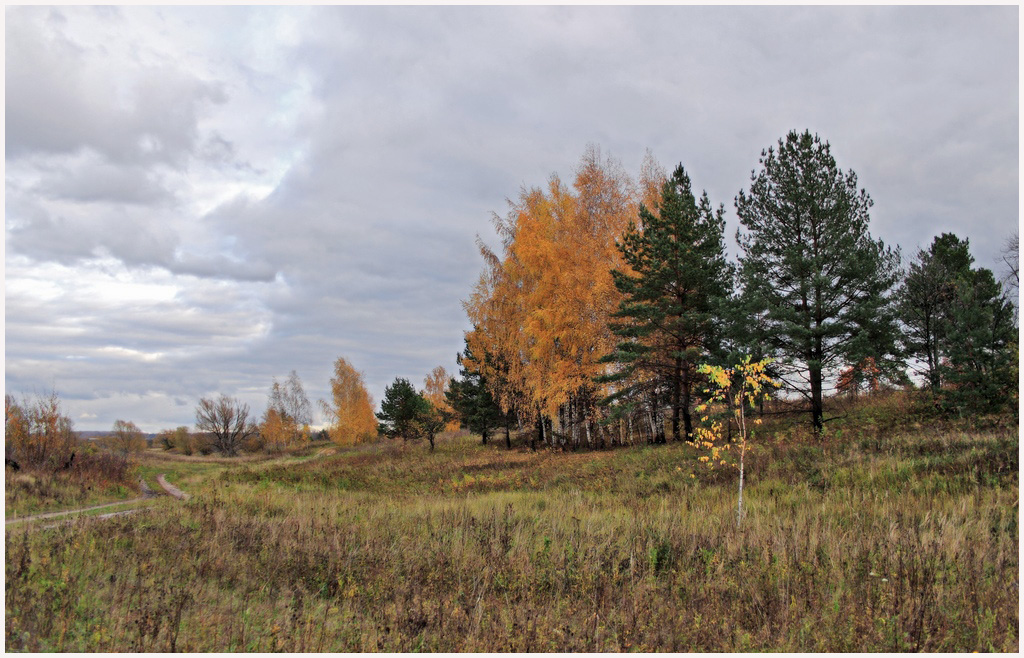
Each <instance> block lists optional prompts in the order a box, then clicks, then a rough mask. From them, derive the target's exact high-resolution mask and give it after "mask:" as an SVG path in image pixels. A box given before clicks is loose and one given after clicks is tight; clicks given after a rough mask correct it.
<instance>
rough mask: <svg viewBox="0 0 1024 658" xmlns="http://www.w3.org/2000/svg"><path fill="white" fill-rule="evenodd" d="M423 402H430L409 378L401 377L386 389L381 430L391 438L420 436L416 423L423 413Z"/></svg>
mask: <svg viewBox="0 0 1024 658" xmlns="http://www.w3.org/2000/svg"><path fill="white" fill-rule="evenodd" d="M423 403H426V404H427V405H428V406H429V403H428V402H427V401H426V400H424V399H423V398H422V396H421V395H420V394H419V393H417V392H416V389H414V388H413V387H412V384H410V383H409V380H408V379H403V378H401V377H397V378H395V381H394V382H393V383H392V384H391V385H390V386H388V387H386V388H385V389H384V399H383V400H382V401H381V403H380V412H379V413H378V414H377V419H378V420H380V432H381V434H384V435H385V436H387V437H388V438H389V439H393V438H395V437H398V436H400V437H402V439H404V440H409V439H415V438H418V437H419V431H418V430H419V427H418V426H417V424H416V421H417V418H418V416H419V415H420V414H421V413H423V411H424V408H423Z"/></svg>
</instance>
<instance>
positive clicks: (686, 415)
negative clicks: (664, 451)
mask: <svg viewBox="0 0 1024 658" xmlns="http://www.w3.org/2000/svg"><path fill="white" fill-rule="evenodd" d="M682 389H683V390H682V393H683V399H682V412H683V430H684V431H685V432H686V440H687V441H689V440H690V437H692V436H693V418H692V417H691V416H690V369H689V367H687V368H686V370H685V372H684V373H683V382H682ZM678 427H679V424H678V422H677V423H676V427H674V428H673V431H674V432H675V433H676V435H675V440H676V441H678V440H679V429H678Z"/></svg>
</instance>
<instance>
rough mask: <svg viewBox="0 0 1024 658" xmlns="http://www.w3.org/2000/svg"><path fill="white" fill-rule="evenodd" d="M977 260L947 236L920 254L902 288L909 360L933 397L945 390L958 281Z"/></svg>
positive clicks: (901, 310)
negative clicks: (944, 372)
mask: <svg viewBox="0 0 1024 658" xmlns="http://www.w3.org/2000/svg"><path fill="white" fill-rule="evenodd" d="M973 260H974V259H973V258H971V255H970V251H969V249H968V241H967V240H963V241H961V240H960V238H958V237H956V236H955V235H953V234H952V233H943V234H942V235H940V236H937V237H936V238H935V239H934V240H933V241H932V244H931V246H930V247H929V248H928V250H927V251H924V250H921V251H918V253H917V257H916V258H915V259H914V261H913V262H912V263H911V264H910V268H909V270H908V271H907V276H906V278H905V279H904V280H903V285H901V286H900V290H899V294H898V299H899V314H900V320H902V322H903V324H904V330H903V334H904V336H903V340H904V345H905V348H906V352H907V356H908V357H912V358H913V359H916V362H915V361H911V364H910V365H911V368H912V369H914V370H915V371H917V372H918V373H919V374H922V375H924V376H925V378H926V379H927V380H928V385H929V386H930V387H931V389H932V392H933V393H938V392H939V390H940V388H941V387H942V372H941V371H942V369H941V367H940V365H941V362H942V359H943V358H945V357H947V356H948V355H949V336H948V334H949V330H950V322H951V321H952V317H951V314H952V304H953V301H954V299H955V298H956V294H957V281H959V280H962V279H964V278H966V277H969V276H970V272H971V263H972V262H973ZM915 363H919V364H920V365H919V366H916V365H915Z"/></svg>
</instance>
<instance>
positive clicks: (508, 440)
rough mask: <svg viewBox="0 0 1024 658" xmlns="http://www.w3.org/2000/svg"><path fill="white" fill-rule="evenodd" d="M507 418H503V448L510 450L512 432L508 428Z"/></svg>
mask: <svg viewBox="0 0 1024 658" xmlns="http://www.w3.org/2000/svg"><path fill="white" fill-rule="evenodd" d="M509 425H510V423H509V422H508V417H506V418H505V447H506V448H508V449H509V450H511V449H512V430H511V429H510V428H509Z"/></svg>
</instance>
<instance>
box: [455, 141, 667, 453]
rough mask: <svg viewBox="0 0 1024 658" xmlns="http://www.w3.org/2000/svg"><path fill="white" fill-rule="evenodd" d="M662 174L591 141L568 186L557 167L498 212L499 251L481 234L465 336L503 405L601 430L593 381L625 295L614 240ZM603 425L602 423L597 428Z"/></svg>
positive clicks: (569, 426)
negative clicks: (633, 166) (635, 170)
mask: <svg viewBox="0 0 1024 658" xmlns="http://www.w3.org/2000/svg"><path fill="white" fill-rule="evenodd" d="M663 179H664V173H663V172H662V171H661V170H660V168H659V167H658V166H657V164H656V163H654V161H653V158H651V157H650V156H649V155H648V158H647V160H646V161H645V164H644V169H643V172H642V175H641V180H640V183H639V185H637V184H636V183H634V182H633V180H632V179H631V178H630V177H629V176H628V175H627V174H626V173H625V172H624V170H623V169H622V167H621V165H620V164H619V163H618V162H617V161H614V160H612V159H610V158H604V157H602V155H601V153H600V151H599V150H598V149H597V148H594V147H591V148H589V149H588V150H587V152H586V153H585V154H584V156H583V158H582V159H581V161H580V164H579V166H578V168H577V171H576V176H575V178H574V180H573V183H572V187H569V186H567V185H565V184H564V183H563V182H562V180H561V179H560V178H559V177H558V176H557V175H552V177H551V178H550V180H549V181H548V185H547V188H546V189H543V190H542V189H540V188H533V189H530V190H525V189H524V190H523V191H522V192H521V193H520V196H519V199H518V200H517V201H515V202H511V209H510V212H509V214H508V216H507V217H504V218H502V217H499V216H495V218H494V223H495V228H496V229H497V232H498V234H499V236H500V237H501V239H502V253H501V254H500V255H499V254H496V253H494V252H493V251H492V250H490V249H489V248H488V247H487V246H486V245H484V244H483V243H482V241H479V240H478V244H479V246H480V250H481V253H482V254H483V256H484V259H485V262H486V264H485V270H484V272H483V274H482V275H481V277H480V280H479V282H478V283H477V286H476V287H475V289H474V290H473V293H472V294H471V296H470V298H469V299H468V300H467V301H466V302H465V303H464V307H465V309H466V312H467V314H468V316H469V319H470V321H471V322H472V324H473V327H474V329H473V330H472V331H471V332H469V333H468V334H467V336H466V339H467V344H468V347H469V348H470V351H471V352H472V354H474V355H480V356H479V358H478V361H479V362H476V363H471V364H469V365H470V367H472V368H474V369H477V370H479V371H480V372H481V373H483V374H484V376H485V377H486V378H487V381H488V385H489V387H490V388H491V393H492V395H493V396H494V397H495V399H496V400H497V402H498V403H499V404H500V406H501V408H502V410H503V411H505V412H509V411H512V410H515V411H517V412H518V413H519V415H520V416H521V417H523V418H534V419H535V418H536V417H537V416H538V415H539V416H541V417H543V418H545V419H548V420H553V419H557V420H558V431H559V432H560V433H561V434H562V439H563V440H566V439H565V434H566V433H567V432H569V431H571V432H572V434H573V438H572V439H571V440H572V441H574V442H576V443H578V442H579V441H580V437H581V432H582V433H583V434H585V435H586V437H587V441H588V443H593V442H594V441H595V440H603V439H601V438H600V437H599V436H597V433H598V431H599V430H598V428H597V427H596V426H595V421H596V420H597V419H598V415H599V414H601V413H604V410H600V409H598V408H597V407H596V401H597V400H598V399H600V398H601V397H603V396H604V395H606V394H607V391H606V390H603V389H602V388H600V387H598V386H597V385H596V384H595V383H594V378H595V377H597V376H599V375H602V374H604V373H605V371H606V369H607V366H606V365H605V364H603V363H600V359H601V357H603V356H604V355H606V354H608V353H609V352H610V351H611V350H612V349H613V348H614V346H615V344H616V337H615V336H614V335H613V334H612V332H611V331H610V329H609V327H608V321H609V318H610V316H611V314H612V313H613V312H614V311H615V310H616V309H617V307H618V304H619V301H620V298H621V295H620V294H619V293H618V292H617V290H616V288H615V285H614V282H613V280H612V276H611V270H612V269H615V268H618V269H623V268H624V263H623V262H622V257H621V254H620V253H619V250H618V249H617V247H616V240H617V239H618V238H619V237H620V236H621V235H622V234H623V232H624V231H625V230H626V228H627V226H629V223H630V221H632V220H633V219H634V218H635V217H636V216H637V209H638V207H639V203H640V202H641V200H646V199H647V198H648V197H649V196H651V195H652V194H655V193H656V191H657V189H658V187H659V186H660V184H661V180H663ZM601 431H603V430H601Z"/></svg>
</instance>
